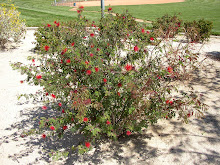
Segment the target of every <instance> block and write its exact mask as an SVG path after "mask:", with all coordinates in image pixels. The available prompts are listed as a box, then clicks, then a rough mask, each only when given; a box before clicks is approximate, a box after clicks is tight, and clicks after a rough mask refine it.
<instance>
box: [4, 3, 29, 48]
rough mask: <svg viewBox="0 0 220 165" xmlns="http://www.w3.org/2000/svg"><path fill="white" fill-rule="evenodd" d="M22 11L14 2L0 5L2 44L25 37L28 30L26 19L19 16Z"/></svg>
mask: <svg viewBox="0 0 220 165" xmlns="http://www.w3.org/2000/svg"><path fill="white" fill-rule="evenodd" d="M19 16H20V13H19V12H18V11H17V10H16V8H15V7H14V5H13V4H10V5H6V4H1V6H0V46H1V47H4V45H5V44H6V43H7V42H8V41H9V39H13V41H14V42H17V41H19V40H20V39H21V38H22V37H24V32H25V30H26V28H25V24H24V21H23V20H21V19H20V18H19Z"/></svg>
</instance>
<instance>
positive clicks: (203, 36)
mask: <svg viewBox="0 0 220 165" xmlns="http://www.w3.org/2000/svg"><path fill="white" fill-rule="evenodd" d="M212 27H213V23H212V22H211V21H207V20H204V19H200V20H198V21H191V22H185V23H184V30H185V35H186V37H187V39H188V40H189V41H190V42H199V41H202V42H204V41H207V40H208V39H209V38H210V35H211V30H212Z"/></svg>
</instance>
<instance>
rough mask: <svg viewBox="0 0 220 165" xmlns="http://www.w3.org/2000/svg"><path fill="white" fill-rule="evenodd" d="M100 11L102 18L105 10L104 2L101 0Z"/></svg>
mask: <svg viewBox="0 0 220 165" xmlns="http://www.w3.org/2000/svg"><path fill="white" fill-rule="evenodd" d="M101 10H102V18H104V10H105V4H104V0H101Z"/></svg>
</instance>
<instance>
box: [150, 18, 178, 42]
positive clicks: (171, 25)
mask: <svg viewBox="0 0 220 165" xmlns="http://www.w3.org/2000/svg"><path fill="white" fill-rule="evenodd" d="M152 25H153V30H154V33H155V34H156V35H157V36H158V37H162V38H168V37H171V38H172V37H174V36H175V35H176V34H178V32H179V31H180V29H181V25H182V20H181V19H180V18H178V16H177V15H174V16H169V15H168V14H166V15H164V16H162V17H161V18H157V20H156V21H154V22H153V23H152Z"/></svg>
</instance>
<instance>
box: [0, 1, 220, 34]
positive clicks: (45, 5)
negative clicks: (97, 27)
mask: <svg viewBox="0 0 220 165" xmlns="http://www.w3.org/2000/svg"><path fill="white" fill-rule="evenodd" d="M6 1H7V0H3V2H6ZM53 1H54V0H11V3H14V4H15V5H16V6H17V7H18V10H19V11H20V12H21V17H22V18H23V19H26V24H27V26H41V25H42V24H45V23H53V21H54V20H59V21H70V20H72V19H76V18H77V16H78V14H77V12H76V11H69V9H71V7H64V6H52V5H51V3H52V2H53ZM107 8H108V6H106V9H107ZM113 10H114V12H116V13H123V12H124V11H125V10H128V11H129V13H131V14H132V15H133V16H134V17H136V18H139V19H143V20H149V21H153V20H155V19H156V18H158V17H161V16H163V15H164V14H175V13H176V14H177V13H181V15H180V17H181V19H183V20H184V21H191V20H198V19H201V18H204V19H206V20H209V21H212V22H213V24H214V27H213V31H212V34H215V35H216V34H217V35H220V19H219V16H220V0H186V1H185V2H181V3H169V4H149V5H134V6H113ZM89 11H100V7H86V8H85V12H84V13H83V15H85V16H86V18H87V19H89V20H94V21H98V20H99V19H100V16H101V14H100V13H98V12H97V13H95V12H89Z"/></svg>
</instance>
